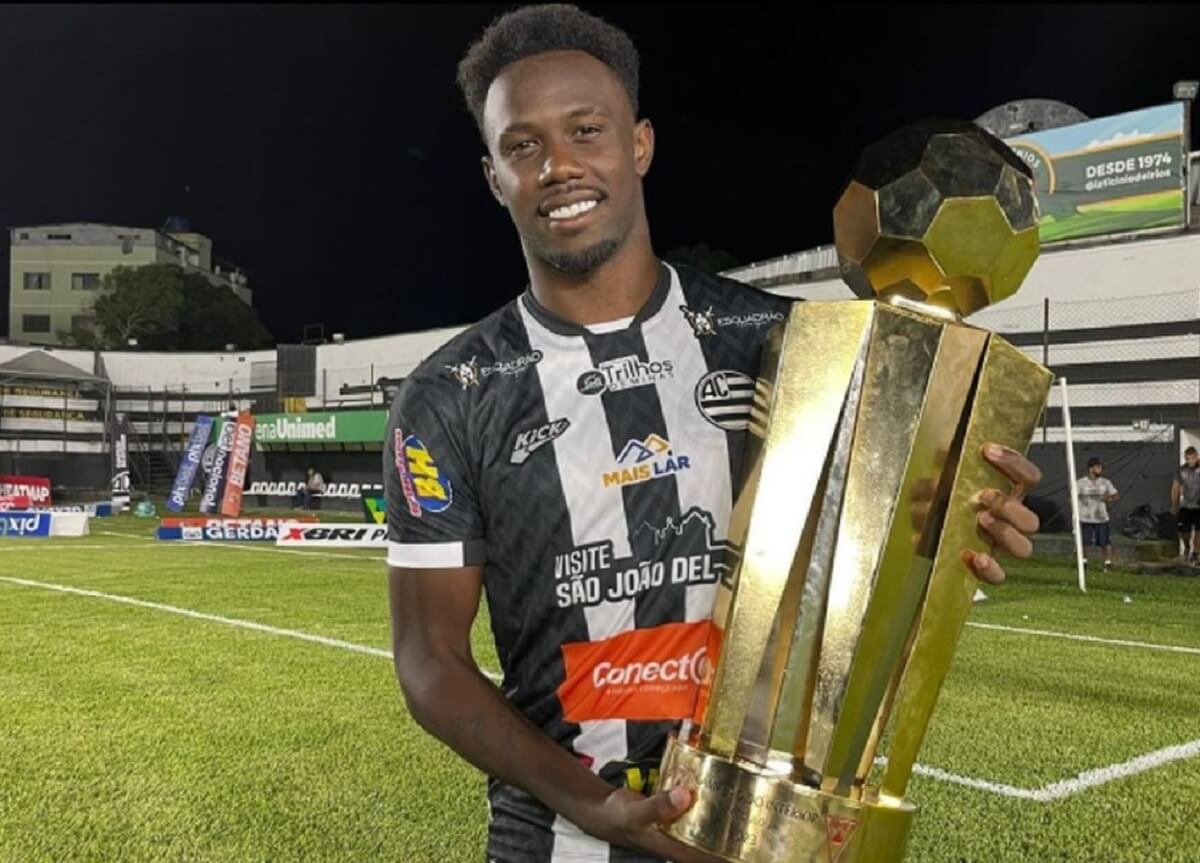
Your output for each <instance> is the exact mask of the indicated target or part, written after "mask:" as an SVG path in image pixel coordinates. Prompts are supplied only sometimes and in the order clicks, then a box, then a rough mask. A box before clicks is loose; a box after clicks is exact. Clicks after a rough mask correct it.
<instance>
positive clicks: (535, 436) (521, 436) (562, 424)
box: [508, 417, 571, 464]
mask: <svg viewBox="0 0 1200 863" xmlns="http://www.w3.org/2000/svg"><path fill="white" fill-rule="evenodd" d="M570 427H571V421H570V420H569V419H567V418H566V417H561V418H559V419H556V420H552V421H550V422H548V423H546V424H545V425H540V426H538V427H537V428H532V429H525V431H521V432H517V439H516V440H515V441H514V442H513V448H512V455H511V456H509V459H508V460H509V461H510V462H512V463H513V464H525V460H526V459H528V458H529V456H530V455H532V454H533V453H534V452H536V451H537V450H539V449H541V448H542V447H544V446H545V445H546V444H548V443H550V441H552V440H556V439H558V438H560V437H562V435H563V433H564V432H565V431H566V430H567V429H569V428H570Z"/></svg>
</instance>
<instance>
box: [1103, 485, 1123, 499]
mask: <svg viewBox="0 0 1200 863" xmlns="http://www.w3.org/2000/svg"><path fill="white" fill-rule="evenodd" d="M1108 487H1109V489H1110V491H1109V493H1108V494H1106V495H1105V496H1104V502H1105V503H1116V502H1117V501H1118V500H1120V499H1121V493H1120V492H1119V491H1117V487H1116V486H1115V485H1113V484H1112V482H1109V483H1108Z"/></svg>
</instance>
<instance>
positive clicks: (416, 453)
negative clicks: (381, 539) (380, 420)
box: [396, 429, 454, 518]
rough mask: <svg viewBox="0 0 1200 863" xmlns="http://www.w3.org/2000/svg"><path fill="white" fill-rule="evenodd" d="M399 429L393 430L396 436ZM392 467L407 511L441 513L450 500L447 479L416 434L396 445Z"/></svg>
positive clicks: (398, 433)
mask: <svg viewBox="0 0 1200 863" xmlns="http://www.w3.org/2000/svg"><path fill="white" fill-rule="evenodd" d="M400 435H401V432H400V430H399V429H396V437H397V439H399V438H400ZM396 470H397V471H398V472H399V474H400V485H401V487H402V488H403V489H404V498H405V500H407V501H408V511H409V512H410V513H412V514H413V515H414V516H416V517H418V518H420V516H421V511H422V510H424V511H425V512H442V511H443V510H445V509H448V508H449V506H450V504H451V503H453V502H454V489H453V487H452V486H451V485H450V478H449V477H448V476H446V475H445V474H443V473H442V471H441V470H440V469H439V468H438V466H437V462H436V461H434V458H433V455H432V454H431V453H430V452H429V448H428V447H426V446H425V444H424V443H423V442H422V441H421V439H420V438H419V437H417V436H416V435H414V434H410V435H408V436H407V437H405V438H403V440H400V441H399V446H397V447H396Z"/></svg>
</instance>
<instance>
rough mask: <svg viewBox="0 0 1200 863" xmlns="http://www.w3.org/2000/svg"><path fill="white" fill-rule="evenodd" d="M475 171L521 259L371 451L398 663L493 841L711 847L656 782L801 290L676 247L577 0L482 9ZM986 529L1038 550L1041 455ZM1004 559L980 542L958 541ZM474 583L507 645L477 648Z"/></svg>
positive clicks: (986, 568)
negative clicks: (525, 278) (742, 278)
mask: <svg viewBox="0 0 1200 863" xmlns="http://www.w3.org/2000/svg"><path fill="white" fill-rule="evenodd" d="M459 82H460V84H461V86H462V89H463V92H464V95H465V97H466V101H467V105H468V107H469V108H470V110H471V112H472V114H473V115H474V117H475V119H476V122H477V124H478V126H479V129H480V132H481V134H482V136H483V141H484V144H485V146H486V149H487V155H486V156H485V157H484V158H483V172H484V176H485V179H486V181H487V185H488V188H489V189H490V190H491V193H492V195H493V196H494V197H495V199H496V201H497V202H499V204H500V205H501V206H503V207H505V208H506V209H507V210H508V212H509V214H510V216H511V217H512V220H513V224H514V225H515V227H516V229H517V235H518V237H519V239H520V242H521V247H522V249H523V251H524V256H525V260H526V264H527V267H528V271H529V286H528V288H527V289H526V290H525V291H524V292H523V293H522V294H521V295H520V296H518V297H517V298H516V299H514V300H512V301H511V302H509V303H508V304H507V305H505V306H503V307H502V308H501V309H499V310H498V311H496V312H495V313H493V314H492V315H490V316H489V317H487V318H486V319H484V320H483V321H481V322H480V323H479V324H477V325H475V326H473V327H471V328H470V329H468V330H467V331H466V332H464V333H462V334H461V335H459V336H458V337H456V338H455V339H453V340H452V341H451V342H449V343H448V344H446V345H445V346H444V347H442V348H441V349H439V350H438V351H437V352H436V353H435V354H434V355H433V356H431V357H430V358H429V359H428V360H427V361H426V362H425V363H423V364H422V365H421V366H420V367H419V368H418V369H417V370H416V371H414V372H413V374H412V375H411V376H410V377H409V378H408V379H407V380H406V381H405V383H404V386H403V388H402V389H401V392H400V394H399V396H398V398H397V400H396V402H395V404H394V405H393V408H392V413H391V417H390V422H389V428H388V436H387V440H386V446H385V452H384V471H385V477H386V487H387V498H388V526H389V532H390V538H391V542H390V545H389V552H388V563H389V565H390V591H391V607H392V621H393V642H394V651H395V664H396V673H397V676H398V678H399V681H400V685H401V688H402V690H403V693H404V696H405V699H406V701H407V704H408V706H409V709H410V711H411V712H412V714H413V716H414V717H415V718H416V720H417V721H418V722H419V723H420V724H421V725H422V726H423V727H424V728H425V729H427V730H428V731H429V732H431V733H432V734H434V735H436V736H437V737H438V738H439V739H441V740H442V741H444V742H445V743H446V744H448V745H449V746H450V747H451V748H452V749H454V750H455V751H456V752H458V753H459V754H460V755H461V756H462V757H463V758H465V759H466V760H468V761H469V762H470V763H472V764H474V765H475V766H477V767H478V768H479V769H480V770H482V771H484V772H485V773H486V774H487V775H488V776H489V777H490V782H489V787H488V799H489V810H490V819H489V828H488V847H487V859H488V860H491V861H496V863H518V861H520V863H544V861H649V860H662V859H664V858H669V859H672V860H675V861H679V863H688V861H704V860H707V859H709V858H707V857H705V856H703V855H699V854H697V853H696V852H695V851H693V850H691V849H688V848H686V847H684V846H682V845H680V844H678V843H675V842H673V841H671V840H669V839H667V838H666V837H665V836H664V835H662V834H661V833H659V832H658V831H657V830H656V829H655V824H656V823H657V822H661V821H667V820H670V819H672V818H676V817H678V816H679V815H680V814H681V813H682V812H684V811H686V809H687V807H688V806H689V805H690V804H691V794H690V793H688V791H686V790H685V789H676V790H675V791H673V792H671V794H670V795H667V794H660V795H654V796H647V795H646V794H645V793H644V792H645V790H646V789H647V788H648V786H649V785H650V783H651V781H652V779H653V775H652V774H653V771H654V768H655V767H656V765H657V763H658V760H659V758H660V757H661V755H662V751H663V746H664V744H665V741H666V738H667V735H668V733H669V732H670V731H671V730H672V729H674V728H676V727H678V726H679V723H680V721H681V720H682V719H684V718H685V717H687V716H688V715H690V713H691V709H692V706H693V703H694V699H695V695H696V689H697V684H698V683H699V681H700V679H701V678H702V676H703V674H704V671H705V669H706V668H707V667H708V663H709V662H710V660H711V657H708V656H706V654H705V643H706V635H707V627H708V620H709V618H710V615H711V611H712V603H713V598H714V595H715V590H716V585H717V582H718V581H719V580H720V579H721V578H722V577H725V576H727V575H728V574H729V572H730V558H729V555H728V548H727V544H726V539H727V529H728V522H729V513H730V509H731V505H732V502H733V496H734V491H735V489H736V488H737V483H738V479H739V471H740V464H741V458H742V452H743V448H744V445H745V438H746V435H747V422H748V419H749V412H750V405H751V402H752V400H753V393H754V377H755V375H756V373H757V372H758V368H759V361H760V355H761V351H762V345H763V341H764V339H765V336H766V334H767V332H768V330H769V329H770V327H771V326H773V325H774V324H776V323H777V322H779V321H782V320H783V319H784V317H785V314H786V312H787V307H788V303H787V301H785V300H783V299H781V298H778V297H774V296H771V295H769V294H766V293H763V292H761V291H758V290H755V289H752V288H749V287H746V286H743V285H739V284H737V283H735V282H732V281H729V280H727V279H722V278H718V277H714V276H709V275H705V274H702V273H699V272H697V271H694V270H691V269H689V268H686V267H682V266H681V267H671V266H668V265H666V264H664V263H663V262H662V261H660V260H659V259H658V257H657V256H656V255H655V253H654V249H653V246H652V244H651V238H650V228H649V224H648V221H647V218H646V208H645V202H644V197H643V181H644V179H645V177H646V176H647V174H648V172H649V170H650V165H651V161H652V159H653V156H654V130H653V127H652V126H651V124H650V122H649V121H648V120H645V119H639V116H638V56H637V52H636V50H635V49H634V46H633V44H632V43H631V41H630V40H629V38H628V37H627V36H626V35H625V34H624V33H622V32H621V31H619V30H617V29H616V28H614V27H611V26H610V25H608V24H606V23H604V22H602V21H600V20H598V19H596V18H594V17H592V16H590V15H587V14H585V13H583V12H581V11H580V10H578V9H576V8H575V7H571V6H539V7H527V8H524V9H520V10H518V11H516V12H512V13H510V14H508V15H505V16H504V17H502V18H500V19H499V20H497V21H496V22H495V23H493V24H492V25H491V26H490V27H489V28H488V29H487V31H486V32H485V33H484V34H483V35H482V37H481V38H480V39H479V41H478V42H476V43H475V44H474V45H473V46H472V47H471V49H470V50H469V52H468V53H467V55H466V57H465V58H464V59H463V61H462V63H461V64H460V67H459ZM993 460H994V461H995V463H996V464H997V466H999V467H1000V468H1001V469H1002V470H1004V471H1005V473H1006V474H1007V475H1008V476H1009V477H1010V478H1011V479H1012V480H1013V482H1014V483H1015V484H1016V487H1017V492H1016V493H1015V494H1014V493H1008V494H1005V493H1002V492H1000V491H999V490H993V491H991V492H989V493H988V494H986V495H985V503H986V506H985V507H984V511H983V512H981V514H980V524H981V530H984V531H986V532H987V533H989V534H990V535H991V537H992V539H993V540H994V543H995V544H996V545H997V546H998V547H1000V548H1001V550H1004V551H1007V552H1011V553H1015V554H1018V555H1026V554H1028V553H1029V551H1030V544H1029V540H1028V539H1027V538H1026V536H1025V535H1024V533H1028V532H1032V531H1033V530H1034V529H1036V527H1037V519H1036V517H1035V516H1034V515H1033V514H1032V513H1031V512H1030V511H1029V510H1027V509H1026V508H1025V507H1024V506H1022V505H1021V504H1020V502H1019V498H1020V492H1021V491H1022V490H1025V489H1027V488H1028V487H1030V486H1031V485H1033V484H1034V483H1036V482H1037V478H1038V473H1037V469H1036V468H1035V467H1033V465H1031V464H1030V463H1029V462H1028V461H1027V460H1025V459H1024V458H1022V457H1021V456H1019V455H1018V454H1016V453H1013V452H1010V451H1004V452H1001V453H999V454H998V455H996V456H995V457H994V459H993ZM967 563H968V564H969V565H970V566H972V567H973V569H974V571H975V572H976V573H977V574H978V575H979V576H980V577H981V578H984V579H987V580H989V581H999V580H1002V579H1003V577H1004V573H1003V570H1002V569H1001V568H1000V567H999V565H998V564H997V563H996V561H995V559H994V558H992V557H991V556H989V555H978V556H975V557H968V558H967ZM485 591H486V594H487V600H488V610H489V612H490V620H491V627H492V633H493V635H494V638H495V644H496V650H497V653H498V655H499V661H500V665H501V667H502V670H503V675H504V677H503V682H502V684H501V687H500V688H499V689H497V688H496V687H495V686H494V685H493V684H492V683H490V682H489V681H488V679H487V677H486V676H485V674H484V673H483V672H482V671H481V670H480V668H479V667H478V665H477V664H476V661H475V657H474V652H473V647H472V644H471V639H470V630H471V624H472V622H473V621H474V619H475V616H476V614H477V611H478V608H479V602H480V599H481V595H482V593H483V592H485Z"/></svg>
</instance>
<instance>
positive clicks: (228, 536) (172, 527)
mask: <svg viewBox="0 0 1200 863" xmlns="http://www.w3.org/2000/svg"><path fill="white" fill-rule="evenodd" d="M306 520H307V521H308V522H313V521H314V520H313V519H312V518H311V517H310V518H308V519H306ZM300 521H301V520H300V519H291V518H279V519H275V518H209V519H206V518H164V519H163V520H162V522H161V524H160V526H159V528H158V530H157V532H156V534H155V535H156V536H157V537H158V538H159V539H166V540H174V539H178V540H189V541H198V542H263V541H269V542H275V541H276V540H277V539H278V538H279V535H280V533H281V532H283V531H285V530H286V529H288V528H291V527H295V526H296V525H297V523H298V522H300Z"/></svg>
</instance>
